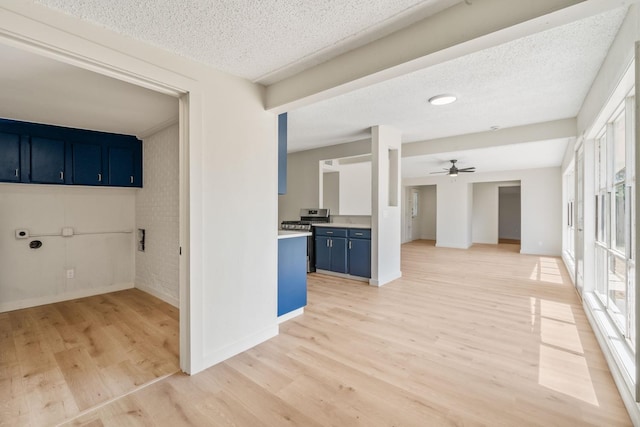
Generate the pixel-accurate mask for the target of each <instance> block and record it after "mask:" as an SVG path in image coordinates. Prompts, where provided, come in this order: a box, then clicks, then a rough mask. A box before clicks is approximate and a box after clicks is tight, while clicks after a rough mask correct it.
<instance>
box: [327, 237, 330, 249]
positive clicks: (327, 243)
mask: <svg viewBox="0 0 640 427" xmlns="http://www.w3.org/2000/svg"><path fill="white" fill-rule="evenodd" d="M329 242H330V240H329V239H327V247H329Z"/></svg>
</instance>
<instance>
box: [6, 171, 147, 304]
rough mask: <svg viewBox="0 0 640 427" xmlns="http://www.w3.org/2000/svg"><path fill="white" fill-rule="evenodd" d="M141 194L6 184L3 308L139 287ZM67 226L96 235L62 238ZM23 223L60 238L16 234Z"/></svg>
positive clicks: (26, 226)
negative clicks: (70, 274)
mask: <svg viewBox="0 0 640 427" xmlns="http://www.w3.org/2000/svg"><path fill="white" fill-rule="evenodd" d="M135 192H136V190H134V189H116V188H93V187H80V186H78V187H75V186H74V187H72V186H54V185H31V184H0V254H1V256H0V311H9V310H15V309H18V308H24V307H30V306H34V305H40V304H47V303H51V302H56V301H63V300H67V299H72V298H79V297H83V296H89V295H96V294H100V293H104V292H111V291H115V290H121V289H125V288H130V287H133V276H134V261H133V245H134V242H133V233H132V231H133V228H134V221H133V218H134V206H135ZM63 227H72V228H73V229H74V232H75V233H91V234H84V235H74V236H72V237H62V236H60V234H61V231H62V228H63ZM17 228H26V229H28V230H29V232H30V233H31V234H58V235H57V236H44V237H34V238H30V239H16V238H15V229H17ZM123 231H128V233H119V232H123ZM33 240H41V241H42V247H41V248H40V249H30V248H29V242H31V241H33ZM67 269H74V273H75V274H74V275H75V277H74V278H73V279H67V276H66V270H67Z"/></svg>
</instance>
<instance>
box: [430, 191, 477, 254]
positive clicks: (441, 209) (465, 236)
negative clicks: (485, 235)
mask: <svg viewBox="0 0 640 427" xmlns="http://www.w3.org/2000/svg"><path fill="white" fill-rule="evenodd" d="M436 196H437V202H436V203H437V207H436V209H437V216H438V222H437V227H436V228H437V231H436V236H437V239H436V246H440V247H446V248H460V249H467V248H468V247H469V246H471V226H472V224H471V213H472V211H473V206H472V203H473V187H472V186H471V184H470V183H469V182H468V181H467V180H465V179H454V178H448V179H445V180H442V181H440V182H438V183H437V194H436Z"/></svg>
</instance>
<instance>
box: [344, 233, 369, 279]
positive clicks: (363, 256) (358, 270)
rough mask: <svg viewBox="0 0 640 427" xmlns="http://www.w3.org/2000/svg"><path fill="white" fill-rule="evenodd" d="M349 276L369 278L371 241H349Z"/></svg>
mask: <svg viewBox="0 0 640 427" xmlns="http://www.w3.org/2000/svg"><path fill="white" fill-rule="evenodd" d="M349 274H351V275H353V276H360V277H369V278H370V277H371V240H365V239H349Z"/></svg>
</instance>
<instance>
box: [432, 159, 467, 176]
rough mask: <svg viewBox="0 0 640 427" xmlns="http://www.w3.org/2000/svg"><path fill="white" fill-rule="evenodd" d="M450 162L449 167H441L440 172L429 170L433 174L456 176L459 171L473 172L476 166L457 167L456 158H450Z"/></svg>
mask: <svg viewBox="0 0 640 427" xmlns="http://www.w3.org/2000/svg"><path fill="white" fill-rule="evenodd" d="M450 162H451V167H450V168H443V169H444V170H443V171H442V172H431V173H432V174H434V173H446V174H447V175H448V176H458V173H459V172H475V171H476V167H475V166H471V167H468V168H461V169H458V168H457V167H456V162H457V160H450Z"/></svg>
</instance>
